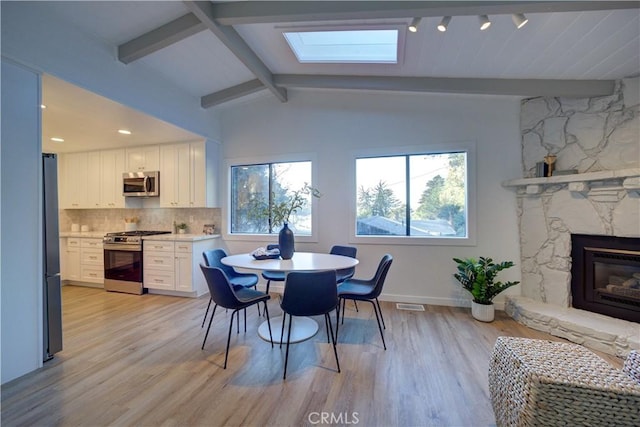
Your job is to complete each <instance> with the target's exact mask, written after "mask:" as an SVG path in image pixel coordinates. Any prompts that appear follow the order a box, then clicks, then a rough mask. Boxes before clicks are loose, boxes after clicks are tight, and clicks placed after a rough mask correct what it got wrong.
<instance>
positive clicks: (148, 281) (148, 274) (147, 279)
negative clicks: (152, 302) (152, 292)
mask: <svg viewBox="0 0 640 427" xmlns="http://www.w3.org/2000/svg"><path fill="white" fill-rule="evenodd" d="M144 287H145V288H151V289H174V284H173V272H162V271H154V270H145V272H144Z"/></svg>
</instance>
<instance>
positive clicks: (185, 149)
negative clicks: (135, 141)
mask: <svg viewBox="0 0 640 427" xmlns="http://www.w3.org/2000/svg"><path fill="white" fill-rule="evenodd" d="M190 151H191V149H190V144H171V145H163V146H162V147H160V186H161V189H160V207H165V208H188V207H190V206H191V204H190V202H191V181H192V177H191V158H190Z"/></svg>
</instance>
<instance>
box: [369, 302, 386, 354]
mask: <svg viewBox="0 0 640 427" xmlns="http://www.w3.org/2000/svg"><path fill="white" fill-rule="evenodd" d="M367 301H369V302H370V303H371V305H372V306H373V312H374V313H375V314H376V320H377V321H378V330H379V331H380V336H381V337H382V346H383V347H384V349H385V350H386V349H387V344H386V343H385V342H384V333H383V332H382V325H380V317H379V316H378V307H376V304H375V303H374V302H373V301H371V300H367ZM381 314H382V313H381Z"/></svg>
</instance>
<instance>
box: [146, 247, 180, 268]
mask: <svg viewBox="0 0 640 427" xmlns="http://www.w3.org/2000/svg"><path fill="white" fill-rule="evenodd" d="M173 269H174V256H173V252H171V253H169V252H147V253H145V254H144V272H145V273H146V272H147V271H151V270H161V271H171V272H173Z"/></svg>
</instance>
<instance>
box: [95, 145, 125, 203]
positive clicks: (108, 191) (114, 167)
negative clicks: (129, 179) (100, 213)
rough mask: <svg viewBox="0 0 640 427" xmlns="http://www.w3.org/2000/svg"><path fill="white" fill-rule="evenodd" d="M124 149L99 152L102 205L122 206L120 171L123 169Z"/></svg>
mask: <svg viewBox="0 0 640 427" xmlns="http://www.w3.org/2000/svg"><path fill="white" fill-rule="evenodd" d="M124 161H125V151H124V149H119V150H107V151H101V152H100V162H101V164H100V174H101V175H102V180H101V183H100V184H101V189H102V191H101V199H102V204H103V207H106V208H124V207H125V202H124V196H123V195H122V173H123V172H124V170H125V165H124Z"/></svg>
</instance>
